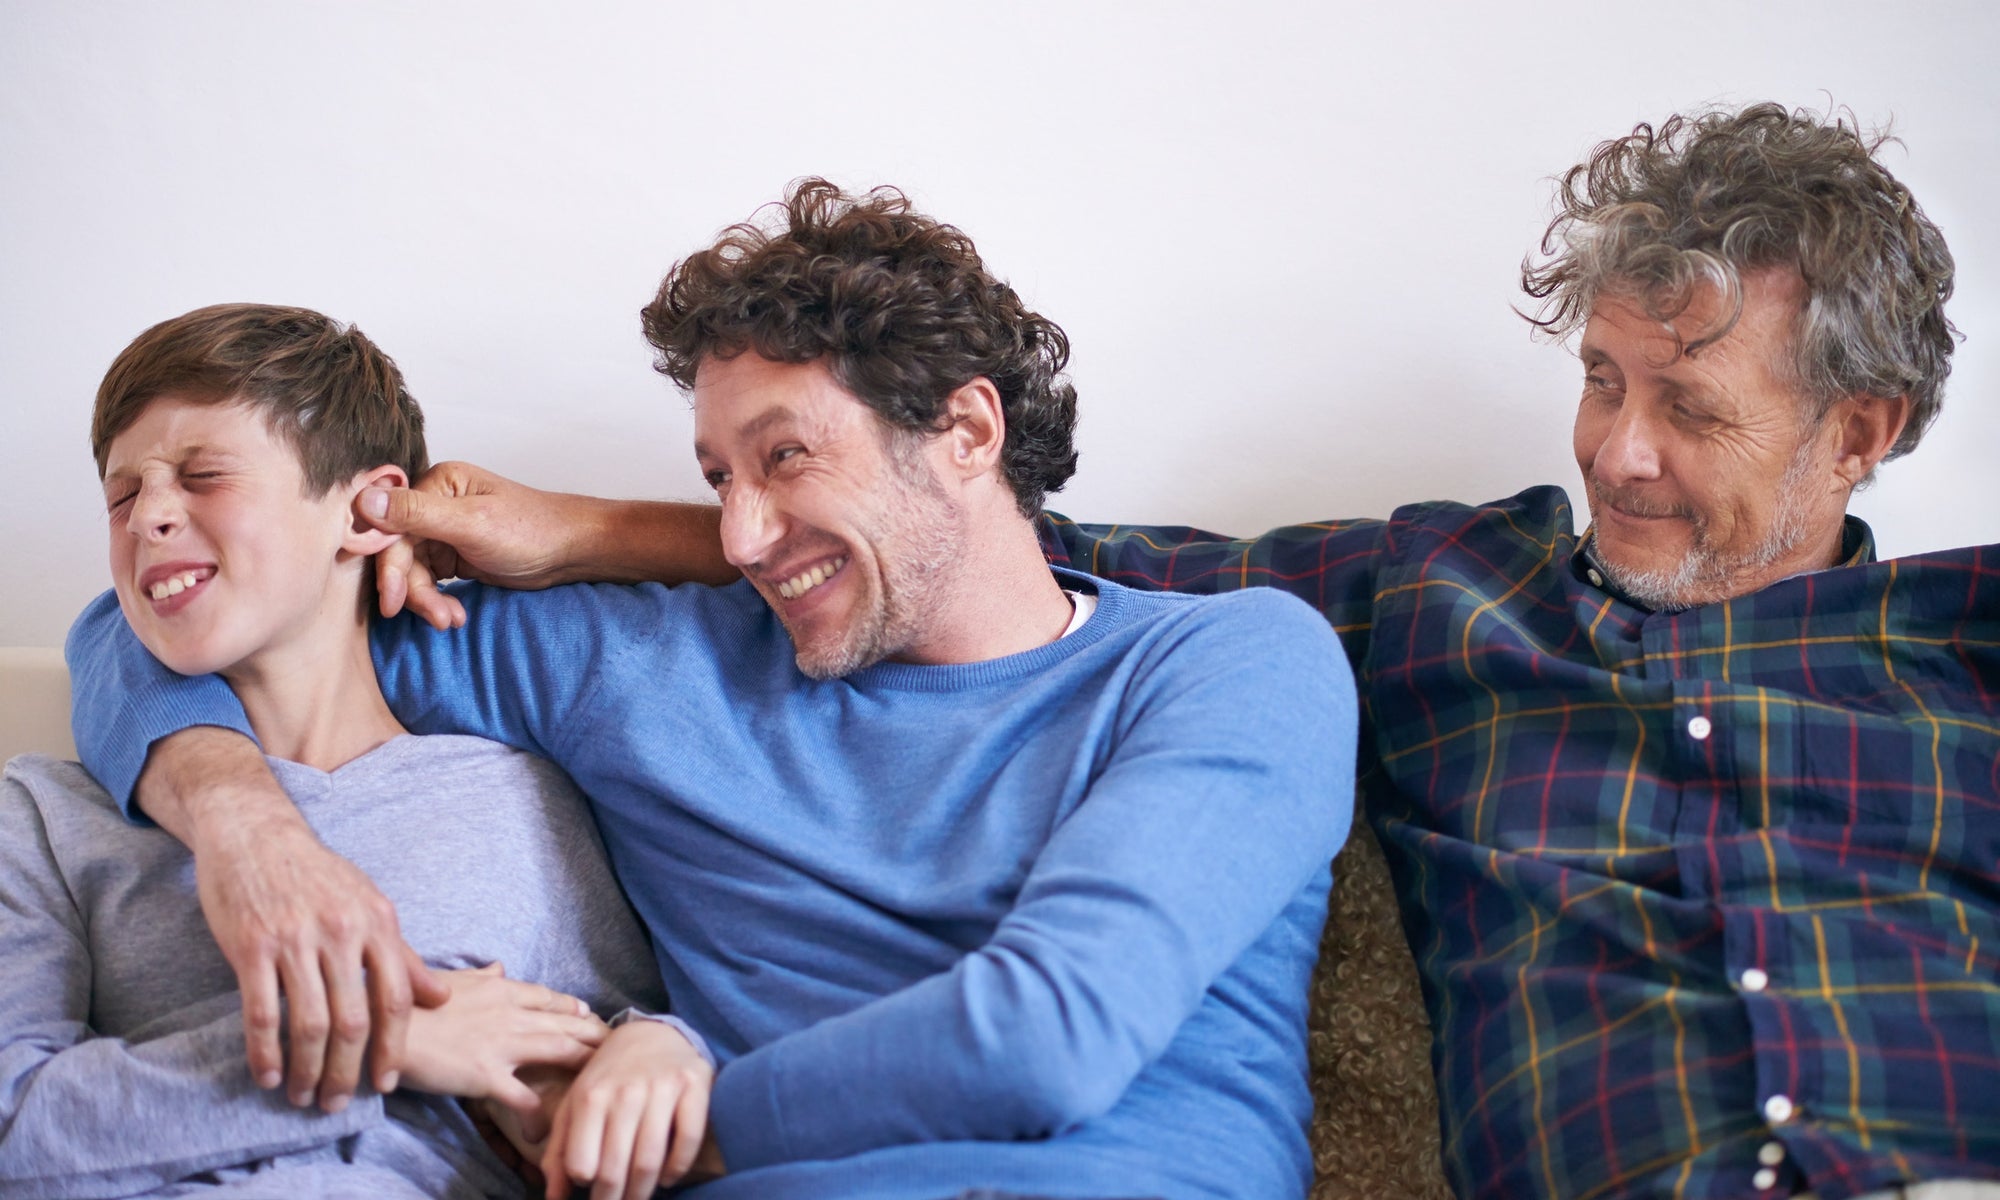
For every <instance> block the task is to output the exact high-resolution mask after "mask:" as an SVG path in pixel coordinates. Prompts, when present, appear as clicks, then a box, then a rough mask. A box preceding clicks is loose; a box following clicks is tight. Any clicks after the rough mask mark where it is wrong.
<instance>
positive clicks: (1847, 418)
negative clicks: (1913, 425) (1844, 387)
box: [1832, 395, 1910, 489]
mask: <svg viewBox="0 0 2000 1200" xmlns="http://www.w3.org/2000/svg"><path fill="white" fill-rule="evenodd" d="M1832 418H1833V420H1834V422H1835V426H1836V434H1835V436H1836V438H1837V440H1836V441H1835V442H1834V446H1833V473H1834V474H1835V475H1837V476H1839V477H1840V479H1841V481H1842V482H1844V483H1846V484H1847V486H1848V488H1849V489H1853V488H1855V487H1857V486H1859V485H1860V484H1861V483H1862V482H1863V481H1864V480H1866V479H1867V478H1868V476H1869V475H1870V474H1871V473H1872V472H1873V471H1874V470H1875V465H1876V464H1877V463H1879V462H1881V461H1882V459H1883V458H1885V457H1886V456H1887V455H1888V453H1889V451H1890V450H1891V449H1893V448H1894V447H1895V445H1896V439H1897V438H1899V437H1901V436H1902V435H1903V426H1904V425H1905V424H1907V423H1908V422H1909V419H1910V398H1909V397H1908V396H1864V395H1854V396H1849V397H1847V398H1846V399H1844V400H1841V401H1840V402H1839V403H1838V404H1836V405H1834V408H1833V413H1832Z"/></svg>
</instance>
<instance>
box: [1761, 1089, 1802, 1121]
mask: <svg viewBox="0 0 2000 1200" xmlns="http://www.w3.org/2000/svg"><path fill="white" fill-rule="evenodd" d="M1795 1111H1796V1110H1795V1109H1794V1108H1793V1107H1792V1098H1791V1097H1790V1096H1787V1095H1785V1094H1784V1093H1783V1092H1780V1093H1778V1094H1777V1095H1775V1096H1773V1097H1771V1098H1770V1099H1768V1100H1766V1101H1764V1119H1765V1120H1766V1121H1769V1122H1770V1123H1771V1124H1773V1125H1783V1124H1784V1123H1785V1122H1787V1121H1789V1120H1791V1119H1792V1113H1793V1112H1795Z"/></svg>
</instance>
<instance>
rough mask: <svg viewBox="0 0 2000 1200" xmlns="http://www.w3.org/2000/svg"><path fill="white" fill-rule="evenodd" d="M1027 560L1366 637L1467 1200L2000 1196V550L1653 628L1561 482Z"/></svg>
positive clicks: (1390, 837)
mask: <svg viewBox="0 0 2000 1200" xmlns="http://www.w3.org/2000/svg"><path fill="white" fill-rule="evenodd" d="M1854 524H1855V525H1856V526H1857V527H1858V522H1857V523H1854ZM1364 529H1366V530H1367V531H1368V532H1367V549H1366V550H1363V549H1362V547H1361V545H1360V544H1359V541H1360V539H1359V536H1358V535H1359V533H1360V531H1361V530H1364ZM1312 530H1323V531H1325V532H1324V535H1323V536H1324V540H1325V541H1326V542H1327V543H1329V544H1328V545H1327V547H1326V548H1325V550H1324V551H1320V550H1316V549H1315V548H1314V547H1313V546H1312V545H1311V542H1312V538H1311V536H1310V534H1309V533H1308V532H1307V531H1312ZM1864 532H1865V527H1864ZM1044 534H1045V537H1050V538H1051V539H1052V540H1053V541H1055V542H1057V543H1059V545H1060V549H1061V552H1062V553H1063V554H1065V555H1067V556H1068V559H1069V561H1072V562H1074V563H1076V564H1077V565H1078V566H1079V567H1081V568H1083V569H1090V568H1091V567H1092V566H1093V565H1102V566H1104V567H1105V568H1107V569H1109V570H1112V571H1117V572H1121V575H1120V576H1119V578H1121V579H1122V580H1124V581H1127V582H1133V583H1141V584H1144V583H1148V582H1150V583H1153V584H1154V585H1156V586H1174V587H1182V586H1189V585H1192V586H1193V587H1194V588H1196V589H1198V590H1220V589H1221V588H1223V587H1230V586H1245V585H1270V586H1280V587H1284V588H1286V589H1288V590H1292V591H1294V592H1295V593H1297V594H1300V595H1302V596H1304V598H1306V599H1307V600H1309V601H1313V602H1315V603H1319V604H1320V605H1321V609H1322V611H1323V612H1326V613H1327V614H1328V616H1329V619H1331V620H1334V621H1335V622H1336V624H1340V625H1343V633H1344V634H1345V633H1346V632H1347V630H1350V629H1351V630H1356V631H1359V633H1358V634H1357V635H1356V636H1351V637H1350V638H1349V643H1348V648H1349V652H1350V653H1351V654H1353V655H1354V656H1355V660H1356V675H1357V679H1358V681H1359V683H1360V685H1361V688H1362V694H1363V699H1364V711H1365V713H1366V716H1367V722H1368V724H1367V725H1366V726H1365V728H1364V734H1363V736H1364V740H1365V741H1368V742H1371V743H1372V749H1373V751H1374V754H1373V755H1372V757H1373V759H1374V760H1375V763H1376V770H1375V771H1374V772H1373V773H1372V774H1371V777H1370V779H1369V796H1368V801H1369V806H1370V809H1371V816H1372V817H1373V818H1374V820H1375V821H1376V824H1377V828H1378V830H1379V832H1380V834H1381V839H1382V842H1383V847H1384V849H1385V851H1387V852H1388V854H1389V856H1390V860H1391V865H1392V867H1394V869H1395V874H1396V877H1397V882H1398V887H1399V889H1400V891H1401V893H1402V897H1403V902H1404V905H1405V909H1406V913H1407V914H1408V915H1409V916H1411V917H1412V918H1414V919H1413V920H1412V921H1411V926H1412V928H1413V929H1414V930H1415V932H1416V942H1415V945H1414V947H1413V948H1414V950H1415V952H1416V956H1417V962H1418V967H1419V970H1420V973H1421V974H1422V976H1423V979H1424V985H1425V994H1426V999H1427V1002H1428V1004H1429V1005H1430V1008H1431V1015H1432V1022H1433V1026H1434V1029H1435V1032H1436V1036H1437V1047H1436V1064H1437V1067H1438V1074H1439V1094H1440V1105H1441V1110H1442V1112H1441V1116H1442V1120H1443V1124H1444V1135H1445V1157H1446V1166H1447V1169H1448V1171H1449V1173H1450V1174H1451V1176H1452V1178H1453V1182H1454V1185H1455V1186H1456V1188H1457V1190H1458V1191H1459V1193H1460V1194H1461V1195H1466V1196H1478V1197H1491V1198H1493V1200H1501V1198H1514V1197H1525V1196H1549V1197H1558V1196H1559V1197H1568V1198H1578V1200H1594V1198H1598V1197H1641V1196H1644V1197H1654V1196H1685V1197H1724V1196H1730V1197H1734V1196H1765V1195H1770V1196H1782V1195H1791V1194H1793V1193H1794V1192H1799V1191H1805V1190H1808V1189H1809V1190H1812V1191H1814V1192H1816V1193H1817V1194H1818V1195H1819V1196H1820V1197H1821V1200H1844V1198H1846V1197H1850V1196H1855V1195H1859V1194H1861V1193H1864V1192H1868V1191H1871V1190H1875V1189H1879V1188H1886V1187H1891V1186H1894V1185H1896V1184H1898V1183H1901V1182H1906V1181H1912V1180H1927V1179H1963V1178H1970V1179H1988V1180H1996V1179H2000V766H1996V764H2000V547H1990V546H1989V547H1977V548H1971V549H1966V550H1957V551H1949V552H1943V553H1938V554H1927V555H1920V556H1917V557H1913V558H1906V559H1898V560H1893V561H1890V562H1882V563H1876V562H1872V561H1868V559H1869V558H1870V555H1869V554H1868V553H1866V551H1865V550H1864V552H1863V553H1862V554H1860V555H1859V556H1858V558H1857V559H1856V561H1854V562H1853V563H1852V564H1850V565H1846V566H1843V567H1840V568H1836V569H1834V570H1829V571H1823V572H1818V573H1814V574H1809V575H1804V576H1799V577H1795V578H1793V579H1788V580H1785V581H1782V582H1780V583H1778V584H1774V585H1772V586H1771V587H1768V588H1765V589H1763V590H1762V591H1759V592H1755V593H1752V594H1750V595H1747V596H1743V597H1739V598H1737V599H1735V600H1732V601H1728V602H1726V603H1721V604H1713V605H1707V606H1703V607H1700V608H1696V609H1692V610H1689V611H1687V612H1682V613H1653V612H1648V611H1646V610H1644V609H1641V608H1638V607H1636V606H1634V605H1632V604H1630V603H1628V602H1626V601H1625V600H1624V599H1622V598H1621V597H1619V596H1618V595H1616V594H1615V593H1613V592H1609V591H1607V590H1605V588H1604V586H1603V581H1602V578H1601V576H1598V575H1596V574H1594V573H1593V569H1592V568H1591V567H1590V565H1589V564H1588V562H1587V560H1586V559H1585V558H1584V557H1583V556H1582V555H1581V554H1580V553H1579V544H1578V539H1577V537H1576V536H1575V535H1574V534H1573V533H1572V532H1571V525H1570V519H1569V508H1568V502H1567V499H1566V498H1565V497H1563V495H1562V493H1561V492H1560V491H1558V490H1556V489H1553V488H1538V489H1532V490H1530V491H1528V492H1525V493H1523V494H1522V495H1520V496H1518V497H1515V498H1513V499H1512V500H1508V501H1503V502H1500V503H1496V504H1491V505H1485V506H1480V507H1468V506H1463V505H1452V504H1435V505H1419V506H1414V507H1412V508H1408V509H1404V510H1401V511H1399V512H1398V513H1397V514H1396V516H1395V517H1394V518H1393V519H1392V520H1391V521H1389V522H1387V523H1386V524H1381V525H1376V526H1374V527H1373V528H1372V529H1370V528H1369V527H1368V526H1367V525H1366V524H1365V523H1354V524H1347V523H1330V524H1325V525H1318V526H1295V527H1292V528H1290V529H1287V530H1280V531H1277V532H1275V533H1273V534H1271V535H1268V536H1267V538H1262V539H1253V540H1247V541H1226V540H1224V539H1219V538H1215V537H1213V536H1212V535H1206V534H1201V533H1199V532H1198V531H1190V530H1144V529H1125V528H1122V527H1112V528H1110V529H1095V530H1087V529H1081V528H1079V527H1076V526H1070V525H1067V524H1066V523H1063V522H1060V521H1050V522H1048V523H1047V524H1045V526H1044ZM1364 559H1365V561H1363V560H1364ZM1322 561H1324V562H1325V563H1326V564H1327V566H1326V567H1325V568H1324V569H1321V570H1314V569H1313V568H1314V567H1317V566H1318V564H1319V563H1321V562H1322Z"/></svg>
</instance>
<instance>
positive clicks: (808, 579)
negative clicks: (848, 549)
mask: <svg viewBox="0 0 2000 1200" xmlns="http://www.w3.org/2000/svg"><path fill="white" fill-rule="evenodd" d="M846 565H847V556H846V555H845V554H843V555H841V556H840V557H839V558H836V559H833V560H831V561H828V562H823V563H820V564H819V565H818V566H814V567H808V568H806V569H805V570H803V571H800V572H799V573H798V574H797V575H794V576H792V577H791V578H790V579H787V580H785V581H784V582H782V583H780V584H779V585H778V594H779V595H780V596H783V597H784V598H785V599H787V600H796V599H798V598H799V597H800V596H803V595H805V594H806V593H807V592H810V591H812V590H813V589H814V588H816V587H818V586H819V585H820V584H822V583H825V582H826V581H827V580H829V579H831V578H833V576H834V575H835V574H836V573H837V572H838V571H839V570H840V569H841V568H842V567H844V566H846Z"/></svg>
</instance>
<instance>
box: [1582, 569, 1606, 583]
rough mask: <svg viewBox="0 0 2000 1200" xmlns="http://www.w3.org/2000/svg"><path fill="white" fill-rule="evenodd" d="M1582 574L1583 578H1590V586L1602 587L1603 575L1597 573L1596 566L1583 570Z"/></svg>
mask: <svg viewBox="0 0 2000 1200" xmlns="http://www.w3.org/2000/svg"><path fill="white" fill-rule="evenodd" d="M1583 576H1584V578H1585V579H1588V580H1590V586H1591V587H1603V586H1604V576H1603V575H1602V574H1601V573H1599V571H1598V569H1597V568H1596V567H1592V568H1590V570H1588V571H1585V572H1584V573H1583Z"/></svg>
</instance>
